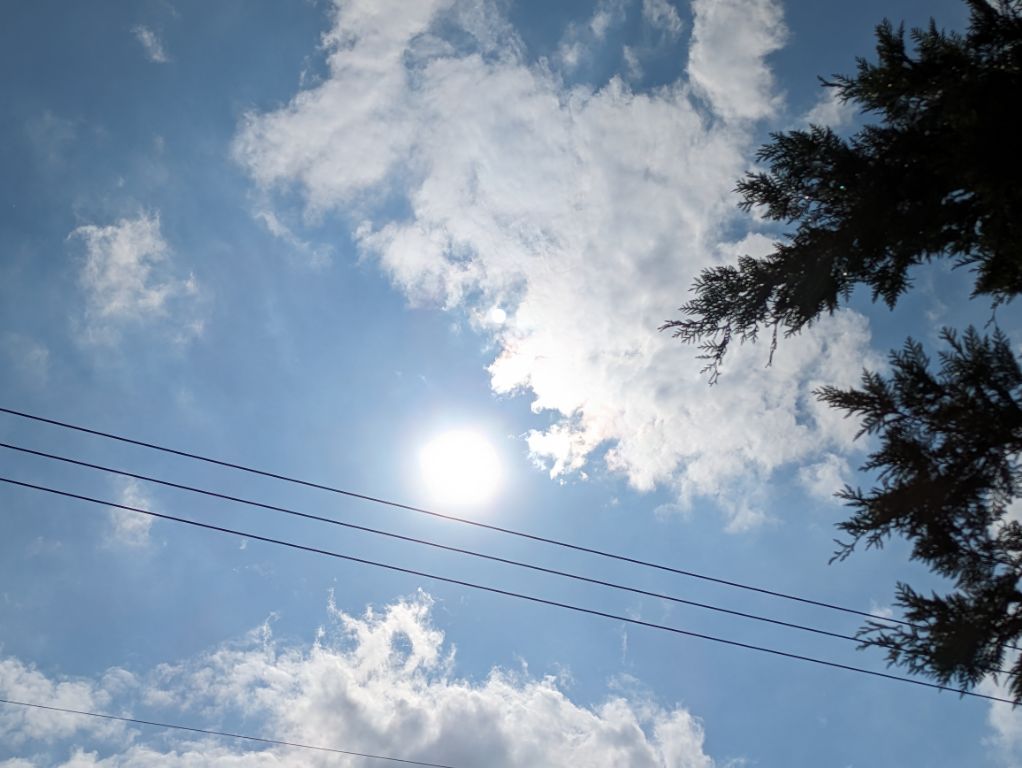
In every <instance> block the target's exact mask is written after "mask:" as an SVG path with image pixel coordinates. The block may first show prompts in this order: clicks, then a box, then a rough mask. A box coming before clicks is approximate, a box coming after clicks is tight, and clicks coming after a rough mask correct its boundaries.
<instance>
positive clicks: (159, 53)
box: [131, 24, 170, 64]
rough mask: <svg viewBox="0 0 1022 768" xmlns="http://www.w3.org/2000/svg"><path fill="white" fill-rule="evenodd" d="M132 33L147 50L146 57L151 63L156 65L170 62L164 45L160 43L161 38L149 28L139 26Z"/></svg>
mask: <svg viewBox="0 0 1022 768" xmlns="http://www.w3.org/2000/svg"><path fill="white" fill-rule="evenodd" d="M131 31H132V33H133V34H134V35H135V39H136V40H138V42H139V43H140V44H141V45H142V48H143V49H145V55H146V58H147V59H149V61H151V62H153V63H154V64H166V63H167V62H168V61H170V58H169V57H168V56H167V52H166V51H164V50H163V43H162V42H160V38H159V37H157V35H156V33H155V32H153V31H152V30H151V29H149V27H145V26H142V25H141V24H139V25H138V26H137V27H135V28H134V29H132V30H131Z"/></svg>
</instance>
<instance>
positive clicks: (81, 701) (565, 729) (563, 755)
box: [0, 595, 714, 768]
mask: <svg viewBox="0 0 1022 768" xmlns="http://www.w3.org/2000/svg"><path fill="white" fill-rule="evenodd" d="M430 605H431V601H430V599H429V598H428V597H427V596H425V595H419V596H418V597H417V598H415V599H412V600H406V601H401V602H398V603H396V604H394V605H391V606H388V607H386V608H385V609H384V610H382V611H372V610H370V611H368V612H366V614H365V615H364V616H352V615H348V614H345V613H343V612H340V611H337V610H336V609H332V614H333V616H332V619H333V622H332V627H331V629H329V630H325V631H323V632H322V633H321V635H320V636H319V637H318V638H317V640H316V642H315V643H314V644H311V645H308V646H302V645H297V644H289V645H283V644H281V643H279V642H277V641H276V640H274V638H273V635H272V632H271V630H270V627H269V625H268V624H267V625H264V626H263V627H260V628H258V629H257V630H255V631H253V632H252V633H251V634H250V635H249V636H248V637H247V638H245V639H244V641H241V642H232V643H228V644H225V645H223V646H221V647H218V648H215V649H212V650H210V651H209V652H208V653H204V654H201V655H199V656H197V657H195V658H192V659H187V660H184V661H182V662H181V663H178V664H164V665H160V666H159V667H157V668H155V669H153V670H151V671H150V672H149V673H147V674H146V675H144V676H141V677H135V676H131V677H130V678H129V679H127V680H126V679H125V678H124V675H125V674H127V673H124V672H123V670H112V672H111V674H108V675H107V677H106V678H104V679H103V680H97V681H87V680H77V681H73V682H72V681H55V680H51V679H48V678H45V677H43V676H42V675H40V674H39V673H37V672H35V671H34V670H31V669H28V668H26V667H24V666H23V665H21V664H20V663H19V662H17V661H16V660H13V659H7V660H5V661H3V662H0V694H3V695H7V696H10V697H11V698H15V697H17V698H22V699H25V700H29V701H36V702H40V703H50V702H56V701H63V702H65V703H64V705H65V706H76V707H77V708H81V709H93V710H95V709H97V708H107V707H112V708H113V709H115V710H117V709H123V708H125V707H126V705H127V704H129V703H131V702H134V707H133V710H134V712H135V713H136V714H138V709H137V707H139V706H155V707H160V708H161V709H163V710H165V711H166V710H170V711H171V712H174V711H176V712H179V713H180V712H189V713H194V712H205V713H210V712H215V713H217V714H218V715H219V716H221V717H223V716H234V715H240V716H244V717H245V719H246V722H247V723H248V724H249V728H248V729H249V730H254V731H256V732H258V733H261V734H267V735H271V736H272V737H275V738H280V739H286V740H289V741H295V742H301V743H306V744H319V745H327V746H330V745H334V746H338V747H341V748H344V749H350V750H355V751H361V752H370V753H375V754H385V755H393V756H396V757H403V758H408V759H414V760H426V761H430V762H439V763H445V764H451V765H466V766H468V765H480V766H482V765H485V766H488V768H531V767H532V766H536V765H584V766H592V768H601V767H605V768H611V767H612V766H620V765H631V766H649V768H653V766H661V765H685V766H691V767H692V768H712V766H713V765H714V761H713V760H712V759H711V758H710V757H709V756H708V755H707V754H706V753H705V751H704V747H703V740H704V736H703V728H702V724H701V723H700V721H699V720H698V719H697V718H695V717H693V716H692V715H691V714H690V713H689V712H688V711H686V710H685V709H683V708H681V707H674V708H664V707H662V706H659V705H658V704H656V702H654V701H652V700H650V699H648V698H643V697H642V696H641V694H627V693H619V694H614V695H612V696H611V697H610V698H608V699H606V700H605V701H603V702H602V703H601V704H599V705H597V706H594V707H586V706H582V705H580V704H578V703H576V702H574V701H572V700H571V699H570V698H569V697H568V695H567V694H566V693H565V692H564V691H563V690H561V688H560V687H559V685H558V681H557V680H556V679H555V678H549V677H547V678H540V679H536V678H533V677H530V676H528V675H527V674H525V673H514V672H508V671H505V670H501V669H493V670H492V671H491V672H490V673H489V675H488V676H487V677H485V679H483V680H481V681H478V682H474V681H469V680H464V679H460V678H458V677H456V676H455V674H454V651H453V649H452V648H451V647H450V646H449V645H447V644H446V643H445V641H444V635H443V633H442V632H440V631H439V630H438V629H436V628H435V627H434V626H433V625H432V622H431V621H430V616H429V613H430ZM6 670H9V671H10V673H9V674H8V675H7V676H5V671H6ZM26 677H31V678H32V681H33V684H32V685H31V686H29V685H26V684H25V683H24V682H22V681H24V680H25V679H26ZM8 681H12V682H8ZM61 686H76V690H78V691H79V692H80V693H79V695H77V696H75V697H69V696H65V697H64V698H63V699H58V698H57V693H56V692H57V691H58V690H59V689H60V687H61ZM114 688H116V689H114ZM2 714H3V715H7V714H8V710H6V709H5V710H4V712H3V713H2ZM29 716H30V713H26V712H22V711H15V712H14V713H13V716H12V717H9V718H8V719H0V737H8V736H10V735H11V734H12V733H15V732H16V729H21V731H20V736H19V743H30V742H31V745H32V746H37V744H36V742H37V741H38V740H45V741H44V742H43V743H53V742H55V741H59V740H60V739H68V738H70V737H74V742H75V743H78V744H81V742H82V741H83V739H84V738H86V737H88V736H93V737H95V736H99V735H101V734H97V733H95V729H96V728H97V725H96V724H95V723H94V722H90V721H89V719H88V718H74V719H72V718H71V717H70V716H66V715H65V716H60V715H56V716H55V715H49V717H51V718H52V717H64V718H65V722H64V723H63V724H62V729H61V730H60V731H59V732H54V730H53V729H43V728H42V727H39V728H37V729H35V730H33V731H31V732H28V731H26V730H25V729H24V724H25V722H26V718H28V717H29ZM42 716H45V713H43V715H42ZM167 717H168V719H171V717H172V716H170V715H168V716H167ZM173 719H178V720H181V719H184V718H181V717H180V716H179V717H176V718H173ZM187 720H189V721H191V722H195V717H194V715H193V716H190V717H188V718H187ZM100 722H102V721H100ZM105 727H107V728H109V729H112V726H110V725H106V726H105ZM115 735H116V734H106V736H107V740H108V742H112V741H113V739H112V738H111V737H112V736H115ZM132 736H134V732H133V731H130V730H129V731H126V732H125V733H123V734H122V737H121V740H120V743H119V744H118V743H116V742H113V744H112V745H111V746H108V747H106V748H105V749H104V752H105V753H107V754H108V755H109V756H108V757H104V758H102V759H101V758H99V757H98V756H97V755H96V753H94V752H88V751H86V750H84V749H82V748H81V747H79V748H78V749H77V750H75V752H74V753H73V754H72V757H71V759H70V760H68V761H66V762H62V761H61V760H62V759H47V758H48V756H47V755H45V754H44V755H43V756H40V757H32V758H28V759H26V760H25V762H24V765H25V766H36V765H59V766H61V767H62V768H72V766H74V767H75V768H84V767H85V766H103V768H127V767H128V766H131V768H148V766H164V767H166V766H182V767H183V766H192V765H198V764H202V765H210V764H217V765H226V764H230V765H236V766H251V767H253V768H254V767H255V766H270V765H273V766H295V767H296V768H297V766H307V765H319V764H320V763H318V762H316V759H317V758H316V757H315V756H314V755H312V754H311V753H305V752H301V751H298V750H293V749H283V748H278V747H266V748H260V749H259V750H251V751H246V746H247V745H245V744H243V743H240V744H239V743H233V742H223V741H219V742H218V741H212V740H205V739H203V740H200V737H196V736H182V735H181V734H177V733H168V734H166V736H164V737H163V738H161V740H160V741H159V742H158V744H159V747H156V746H151V747H145V746H141V745H132V738H131V737H132ZM26 751H28V750H26ZM31 754H36V751H35V750H32V752H31ZM64 754H67V753H66V752H65V753H64ZM36 760H39V761H40V762H36ZM330 764H331V765H333V764H334V763H330ZM324 765H325V763H324Z"/></svg>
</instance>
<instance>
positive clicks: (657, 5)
mask: <svg viewBox="0 0 1022 768" xmlns="http://www.w3.org/2000/svg"><path fill="white" fill-rule="evenodd" d="M642 18H643V19H645V20H646V23H648V24H649V25H650V26H652V27H656V28H657V29H659V30H662V31H663V32H664V33H665V34H666V35H667V36H668V37H672V38H674V37H678V36H679V35H680V34H681V30H682V27H683V24H682V23H681V16H679V15H678V10H677V9H676V8H675V7H674V6H673V5H671V4H670V2H668V0H642Z"/></svg>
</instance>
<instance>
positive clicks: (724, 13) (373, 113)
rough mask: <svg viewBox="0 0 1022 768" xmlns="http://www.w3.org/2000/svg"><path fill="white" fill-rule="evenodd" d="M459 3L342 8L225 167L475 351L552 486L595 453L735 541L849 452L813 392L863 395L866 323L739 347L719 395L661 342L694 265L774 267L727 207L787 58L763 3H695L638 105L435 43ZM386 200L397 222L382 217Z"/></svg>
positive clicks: (513, 50) (501, 53)
mask: <svg viewBox="0 0 1022 768" xmlns="http://www.w3.org/2000/svg"><path fill="white" fill-rule="evenodd" d="M463 5H464V4H463V3H460V2H457V0H432V2H422V3H416V4H414V5H412V6H408V5H406V4H403V3H396V4H395V3H394V2H390V3H388V2H377V1H376V0H373V1H370V0H355V1H353V2H345V3H343V4H338V5H337V6H336V8H335V9H334V13H333V25H332V27H331V29H330V31H329V32H328V33H326V34H325V35H324V45H325V49H326V50H327V52H328V59H327V64H328V74H327V76H326V77H325V79H324V80H323V81H322V82H321V83H319V84H317V85H316V86H314V87H310V88H307V89H304V90H301V91H300V92H299V93H297V94H296V95H295V96H294V98H293V99H292V100H291V102H290V103H289V104H287V105H286V106H284V107H282V108H279V109H274V110H271V111H268V112H258V111H253V112H250V113H249V114H248V115H247V116H246V117H245V118H244V120H243V122H242V124H241V125H240V126H239V129H238V133H237V136H236V138H235V142H234V148H233V151H234V156H235V158H236V160H237V161H238V162H239V163H240V164H241V165H242V166H243V167H244V168H245V169H246V170H247V172H248V173H249V174H250V176H251V177H252V179H253V180H254V181H255V183H256V184H258V185H259V186H260V187H261V188H262V189H263V191H264V192H267V193H269V194H271V195H272V194H273V192H274V190H298V191H299V193H300V194H301V195H302V196H303V199H304V201H305V204H306V208H307V213H308V214H309V215H312V216H323V215H331V214H333V215H339V216H341V217H342V218H344V219H346V220H347V221H348V222H349V223H350V224H351V226H352V229H353V231H354V233H355V237H356V242H357V245H358V247H359V248H360V250H361V252H362V254H363V255H364V256H366V257H368V258H371V259H373V260H375V261H376V263H377V264H379V266H380V268H381V269H382V270H383V271H384V272H385V273H386V274H387V275H388V276H389V278H390V279H391V280H392V282H393V283H394V285H395V286H396V287H398V288H399V289H400V290H401V291H403V292H404V293H405V294H406V296H407V297H408V299H409V300H410V301H411V302H413V303H418V304H427V305H434V306H441V307H444V308H448V309H455V308H456V309H459V310H462V311H465V312H466V313H467V314H468V316H469V317H471V318H473V320H474V321H475V322H477V324H478V326H479V327H480V328H481V329H482V330H484V331H485V332H486V333H489V334H492V336H493V338H494V339H495V341H496V342H497V349H498V353H497V355H496V358H495V359H494V360H493V362H492V364H491V365H490V367H489V373H490V376H491V384H492V388H493V390H494V391H495V392H497V393H520V394H523V395H527V396H530V397H531V398H532V407H533V409H534V410H535V411H537V412H546V413H548V414H552V415H554V416H555V418H554V420H553V423H552V425H551V426H549V427H548V428H546V429H543V430H536V431H533V432H532V433H531V434H530V435H529V436H528V443H529V448H530V451H531V453H532V456H533V458H534V460H535V461H536V462H537V463H538V464H541V465H542V466H544V467H545V468H546V469H547V470H548V471H549V472H550V473H551V475H552V476H554V477H561V476H565V475H567V474H570V473H572V472H577V471H580V470H582V469H583V467H586V466H587V465H589V464H591V463H592V461H593V456H594V453H597V452H598V451H600V450H602V449H603V448H607V449H608V450H607V451H606V453H605V454H603V461H604V462H605V463H606V466H608V467H609V468H610V469H611V470H613V471H618V472H621V473H623V474H624V475H625V476H626V477H627V479H628V480H629V482H630V483H631V484H632V485H633V486H634V487H635V488H637V489H639V490H650V489H652V488H654V487H657V486H662V487H670V488H673V489H674V491H675V492H676V495H677V500H678V504H679V506H680V508H684V507H685V506H686V505H689V504H690V503H691V502H692V500H693V499H694V498H696V497H705V498H711V499H714V500H715V501H716V502H718V503H719V506H720V508H721V509H722V510H723V512H724V513H725V516H726V523H727V527H728V528H729V529H730V530H743V529H746V528H749V527H752V526H754V525H756V524H758V523H760V522H762V521H763V520H764V519H766V516H765V514H764V513H763V512H762V511H759V508H758V504H757V500H758V498H759V497H758V494H759V493H761V491H759V490H757V489H759V488H761V487H762V486H763V484H764V481H765V480H767V479H769V476H770V475H771V474H772V473H773V472H774V471H776V470H777V469H779V468H780V467H783V466H785V465H790V464H792V463H804V462H814V461H820V460H821V459H822V457H824V456H825V455H827V454H828V453H836V454H839V455H840V454H844V453H847V451H848V450H849V445H848V444H849V441H850V434H851V433H850V430H849V427H848V425H847V424H846V423H843V422H842V420H840V419H834V418H831V417H830V416H829V415H828V414H826V413H824V409H821V408H820V407H818V406H817V404H816V403H815V400H814V398H813V397H812V394H811V391H812V388H813V387H814V386H816V385H818V384H819V383H822V382H834V383H848V382H850V381H852V380H853V379H854V378H855V377H856V376H857V374H858V371H859V368H860V366H861V364H862V361H863V359H865V358H867V357H868V347H869V339H870V333H869V329H868V325H867V323H866V321H865V319H864V318H863V317H861V316H859V315H857V314H855V313H852V312H841V313H838V314H837V315H836V316H835V317H833V318H827V319H825V320H824V321H823V322H821V323H820V324H819V325H818V326H817V327H816V328H814V329H813V330H811V331H810V332H808V333H806V334H803V335H802V336H801V337H799V338H796V339H791V340H790V341H787V342H786V343H785V344H783V345H782V347H781V349H780V350H779V352H778V354H777V355H776V358H775V361H774V365H773V367H771V368H769V369H767V368H764V363H765V361H766V350H765V349H763V348H760V347H752V348H748V347H746V348H743V349H737V350H735V352H734V354H733V355H732V356H731V357H730V358H729V361H728V362H729V369H728V370H729V371H730V372H731V373H730V375H728V374H726V375H725V376H724V377H723V379H722V380H721V383H720V384H719V385H718V386H716V387H714V388H709V387H708V386H707V384H706V381H705V378H703V377H700V375H699V373H698V371H699V369H700V368H701V363H700V362H699V361H698V360H696V359H695V355H696V352H695V351H694V350H692V349H690V348H686V347H683V346H681V345H679V344H678V343H677V342H675V341H672V340H671V339H670V338H668V337H667V335H666V334H658V333H657V331H656V328H657V326H658V325H659V324H660V323H661V322H663V321H664V320H665V319H666V318H668V317H673V316H675V315H676V314H677V312H676V307H677V306H678V305H680V304H681V303H683V302H684V301H685V300H686V294H687V291H688V288H689V286H690V285H691V284H692V280H693V278H694V277H695V276H696V274H697V273H698V270H699V269H700V268H702V267H705V266H708V265H712V264H716V263H720V262H721V261H722V260H724V259H730V258H733V257H734V255H735V253H739V252H743V253H753V252H754V251H756V252H762V251H763V250H764V249H765V248H768V247H769V239H768V238H765V237H762V236H750V237H743V236H742V232H741V230H742V229H743V228H744V229H745V230H748V228H749V227H750V226H753V225H754V222H752V221H751V219H748V218H740V217H739V215H738V213H737V212H736V210H735V200H734V198H733V196H732V193H731V190H732V189H733V187H734V183H735V179H736V178H738V177H739V176H740V175H741V174H742V173H743V172H744V171H745V169H746V168H747V167H748V164H749V162H750V160H749V158H750V156H751V154H752V151H753V149H754V147H753V146H752V135H753V130H754V128H755V126H756V122H755V121H757V120H762V119H764V118H768V117H770V116H774V115H777V113H778V110H779V107H780V98H779V96H778V94H777V92H776V91H775V88H774V82H773V78H772V76H771V73H770V69H769V66H768V64H767V62H766V60H765V57H766V56H768V55H769V54H770V53H771V52H772V51H774V50H776V49H777V48H778V47H779V46H780V45H781V44H782V42H783V40H784V36H785V29H784V25H783V21H782V18H781V12H780V9H779V6H778V5H777V4H776V3H775V2H772V0H719V1H718V0H712V1H711V0H696V1H695V2H694V3H693V25H692V29H691V38H690V40H689V54H688V59H687V61H688V64H687V69H686V71H685V72H684V73H683V74H681V75H679V77H678V78H677V80H676V81H675V82H673V83H670V84H668V85H666V86H663V87H658V88H656V89H654V90H649V91H646V92H635V91H633V90H632V89H631V88H630V87H629V86H628V85H627V84H626V83H625V82H624V80H623V79H622V78H621V77H614V78H612V79H611V80H610V81H609V82H607V83H606V84H604V85H602V86H600V87H587V86H580V85H571V84H568V83H566V82H565V81H564V80H563V78H562V77H561V76H560V75H559V74H558V73H556V72H552V71H551V69H550V67H549V66H547V65H546V64H544V63H543V62H531V61H529V60H528V59H527V57H526V54H525V53H523V51H524V50H525V46H524V45H523V44H522V42H521V41H520V40H519V39H518V38H517V37H516V36H515V35H514V33H513V31H509V29H508V26H507V23H506V21H505V20H503V19H502V18H500V16H499V13H498V12H497V10H496V9H495V8H491V11H492V14H491V16H490V18H493V19H495V21H494V22H493V23H492V26H491V27H480V26H479V25H478V24H477V25H475V26H473V27H465V28H463V29H462V30H460V32H461V34H456V35H453V36H451V35H450V30H451V29H452V28H456V27H457V26H458V23H459V19H461V18H463V17H464V16H465V14H464V13H462V12H461V9H462V6H463ZM649 7H650V9H654V10H655V9H656V8H657V7H658V4H657V3H650V4H649ZM399 8H400V10H399ZM650 12H651V13H652V12H653V11H650ZM665 23H667V24H668V25H670V22H669V21H667V22H665ZM444 34H448V35H449V39H445V38H444V37H443V35H444ZM466 39H470V40H474V41H475V42H474V44H466V43H465V40H466ZM395 196H397V197H398V198H399V199H403V200H404V201H405V202H406V203H407V210H408V211H409V212H410V213H408V214H395V213H394V209H393V207H391V208H388V207H386V206H384V205H381V204H380V203H379V202H378V201H380V200H393V199H394V198H395ZM757 238H758V239H757ZM495 307H497V308H500V310H501V313H502V317H503V318H504V321H503V322H501V323H493V322H489V321H488V318H491V317H492V316H493V309H494V308H495Z"/></svg>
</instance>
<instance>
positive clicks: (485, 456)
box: [419, 429, 503, 507]
mask: <svg viewBox="0 0 1022 768" xmlns="http://www.w3.org/2000/svg"><path fill="white" fill-rule="evenodd" d="M419 465H420V468H421V470H422V477H423V481H424V483H425V485H426V491H427V493H428V494H429V496H430V500H431V502H432V503H434V504H443V505H446V506H459V507H472V506H478V505H480V504H483V503H485V502H487V501H489V500H490V499H492V498H493V497H494V495H495V494H496V493H497V490H498V489H499V488H500V484H501V479H502V475H503V472H502V471H501V465H500V457H499V456H498V455H497V451H496V450H494V448H493V446H492V445H491V444H490V442H489V441H488V440H487V439H486V438H485V437H483V436H482V435H480V434H479V433H478V432H474V431H472V430H469V429H459V430H452V431H450V432H444V433H443V434H441V435H438V436H437V437H435V438H433V439H432V440H431V441H430V442H429V443H427V444H426V446H425V447H424V448H423V449H422V452H421V453H420V454H419Z"/></svg>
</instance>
